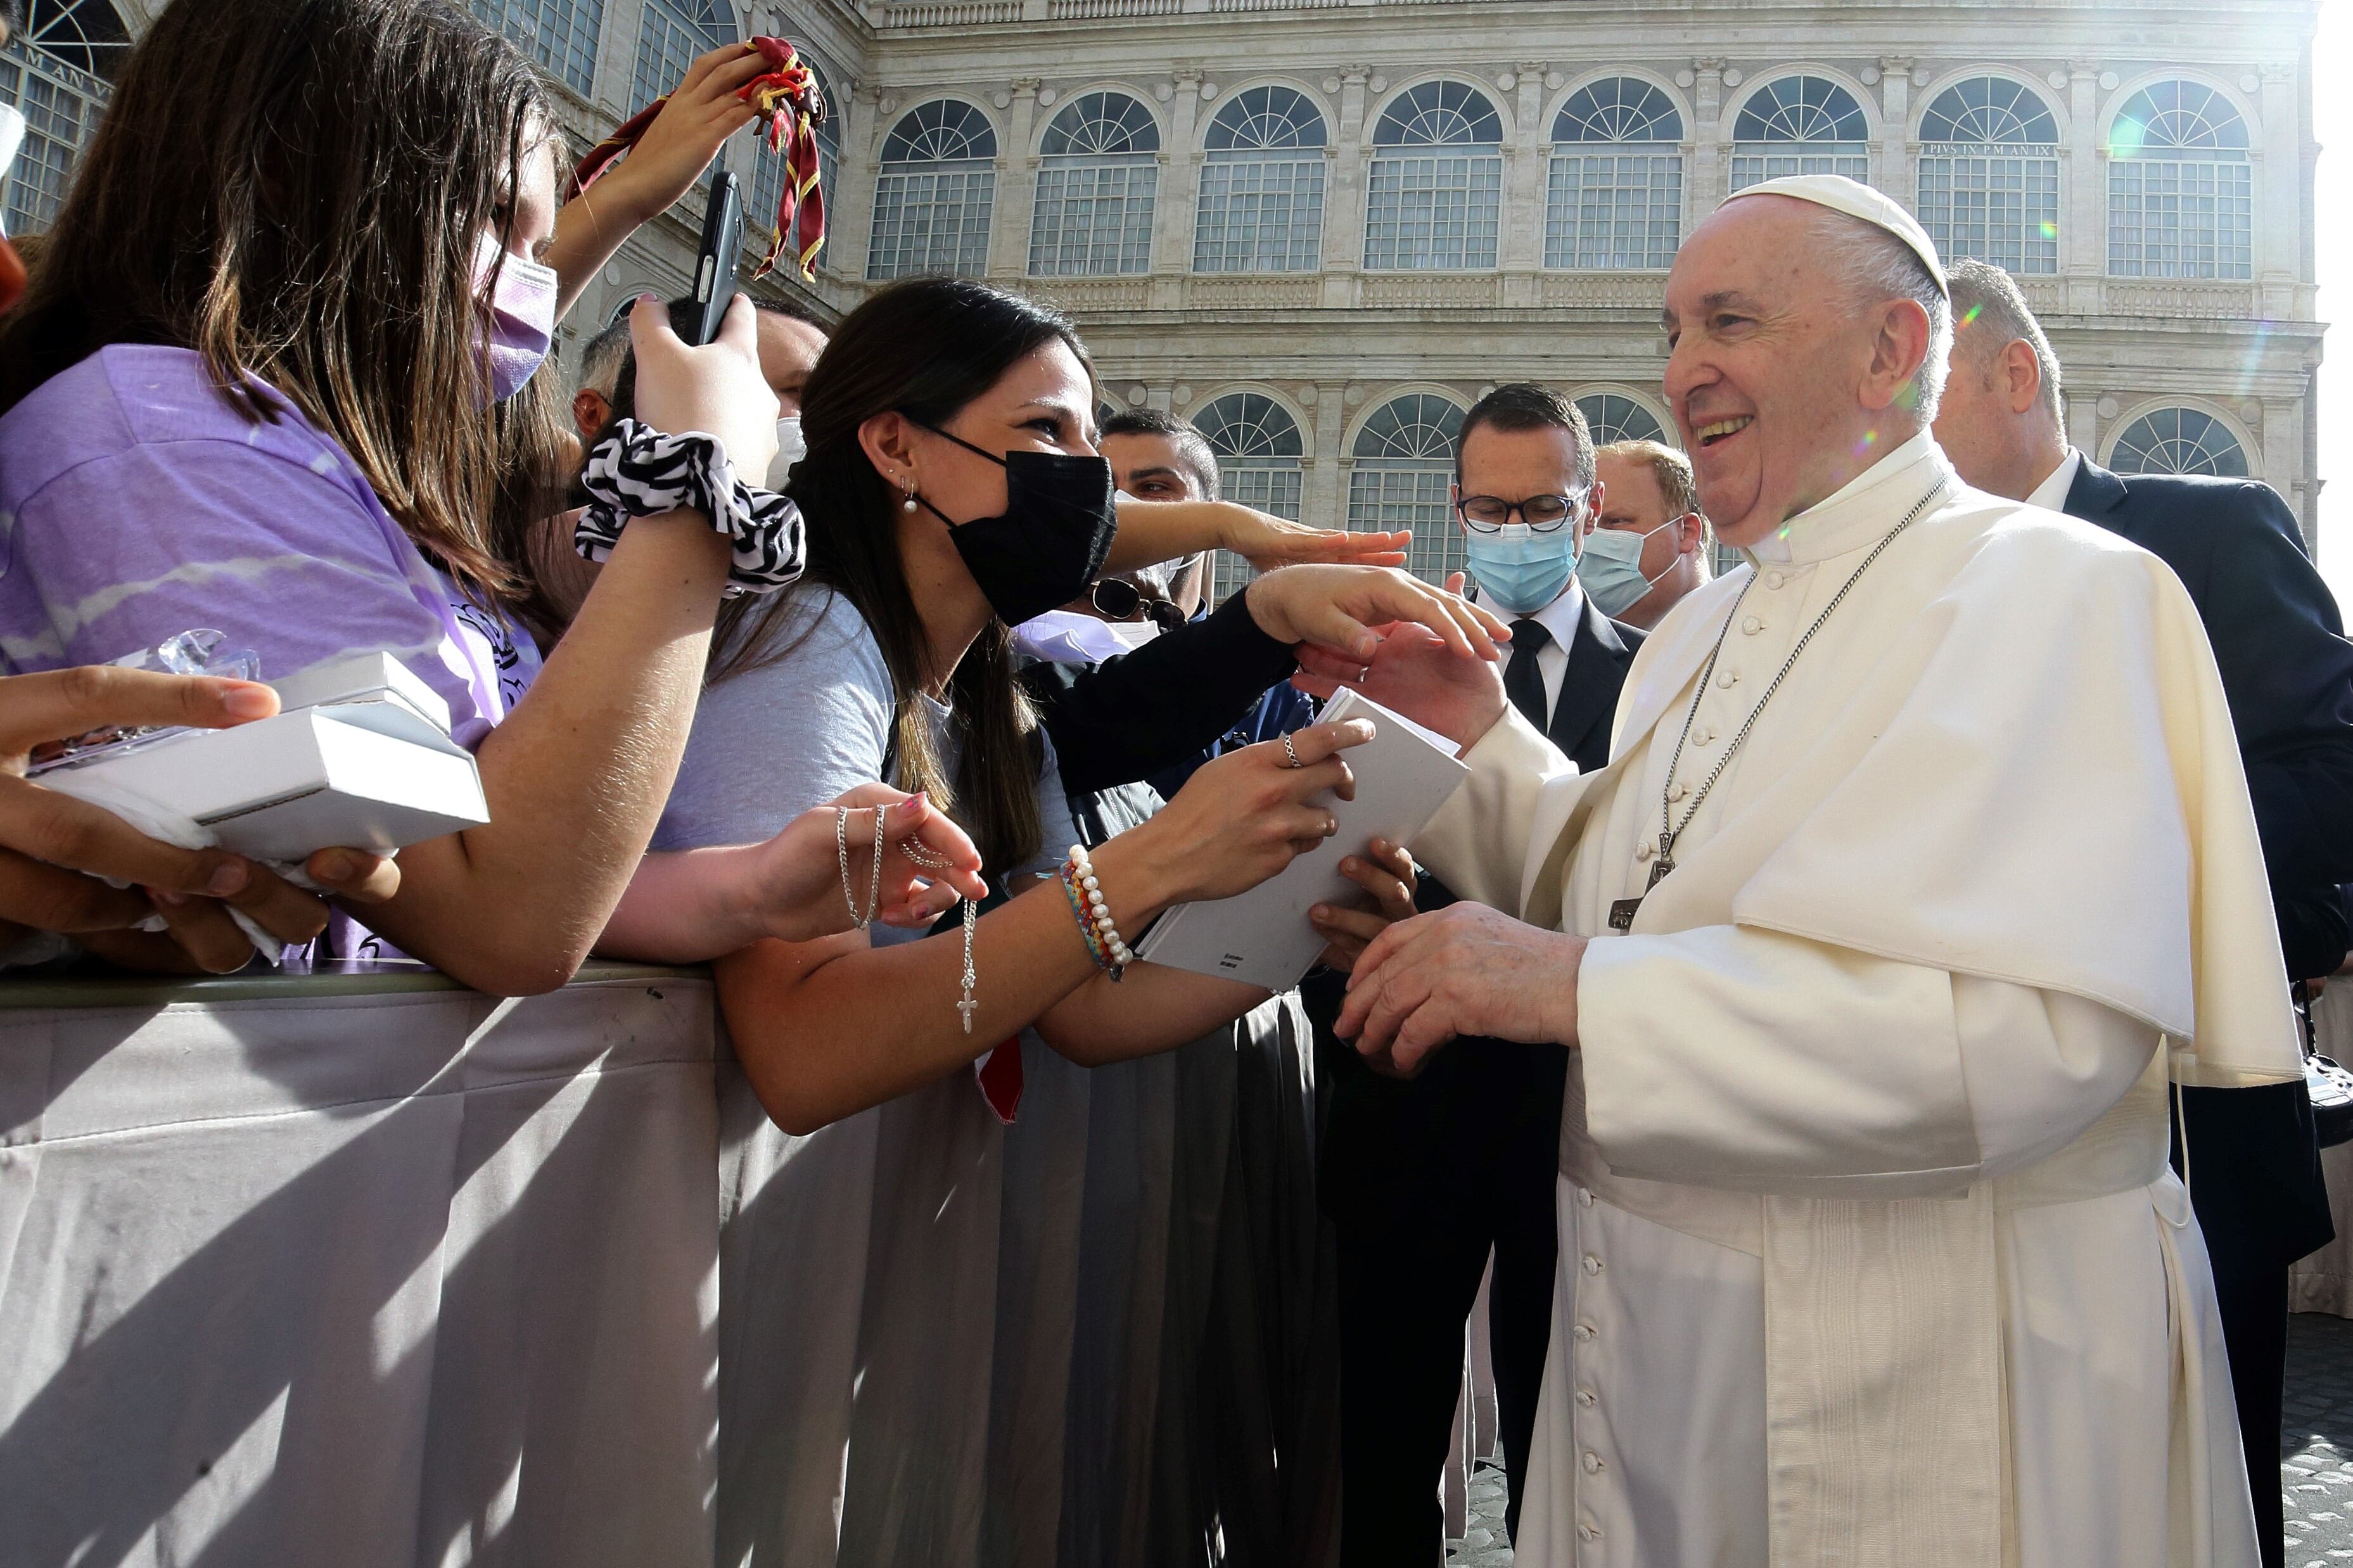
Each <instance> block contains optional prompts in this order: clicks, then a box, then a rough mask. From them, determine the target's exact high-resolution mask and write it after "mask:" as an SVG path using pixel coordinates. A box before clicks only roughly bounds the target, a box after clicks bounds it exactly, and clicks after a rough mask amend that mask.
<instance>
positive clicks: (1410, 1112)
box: [1302, 385, 1642, 1568]
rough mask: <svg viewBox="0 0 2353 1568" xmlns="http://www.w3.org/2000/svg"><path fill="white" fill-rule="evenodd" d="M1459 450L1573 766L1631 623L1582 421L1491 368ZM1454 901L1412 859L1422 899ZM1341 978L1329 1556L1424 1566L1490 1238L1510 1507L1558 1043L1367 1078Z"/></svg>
mask: <svg viewBox="0 0 2353 1568" xmlns="http://www.w3.org/2000/svg"><path fill="white" fill-rule="evenodd" d="M1457 454H1458V457H1457V463H1456V484H1455V489H1454V501H1455V507H1456V512H1457V522H1458V524H1459V525H1461V527H1462V529H1463V539H1464V542H1465V543H1466V546H1467V547H1468V550H1469V553H1470V574H1471V576H1472V578H1473V579H1474V582H1475V584H1476V587H1477V592H1478V595H1479V596H1480V598H1481V599H1482V601H1483V602H1484V603H1485V604H1486V605H1487V607H1488V608H1489V609H1491V610H1493V611H1494V612H1495V613H1496V614H1497V615H1500V616H1506V617H1507V618H1509V619H1510V620H1511V626H1512V646H1511V654H1510V662H1509V663H1508V664H1507V665H1506V666H1505V667H1504V689H1505V691H1506V692H1507V693H1508V694H1509V696H1510V698H1511V700H1512V701H1513V702H1514V703H1515V704H1517V705H1518V706H1519V708H1520V710H1521V711H1522V712H1523V713H1525V714H1526V715H1527V717H1528V719H1529V720H1530V721H1532V722H1534V723H1535V724H1536V725H1537V726H1538V727H1540V728H1541V729H1543V730H1544V731H1546V733H1547V734H1549V735H1550V736H1551V737H1552V739H1553V742H1554V743H1555V744H1556V745H1558V746H1559V747H1560V749H1561V750H1562V751H1563V752H1566V753H1567V755H1568V756H1569V757H1570V758H1571V759H1572V760H1574V761H1575V762H1576V763H1577V766H1579V767H1580V768H1588V769H1589V768H1598V767H1599V766H1600V765H1601V764H1602V763H1605V762H1607V761H1608V760H1609V730H1610V721H1611V718H1612V716H1613V714H1614V713H1615V710H1616V709H1617V704H1618V690H1619V688H1620V686H1621V685H1622V684H1624V681H1625V679H1626V669H1627V667H1628V666H1629V665H1630V664H1631V663H1632V662H1633V657H1634V649H1635V647H1637V646H1639V645H1640V643H1641V640H1642V634H1641V633H1640V632H1638V631H1636V630H1634V629H1633V628H1631V627H1630V626H1620V625H1618V624H1617V623H1615V622H1613V621H1611V620H1609V618H1608V617H1607V616H1603V615H1602V614H1601V612H1600V611H1599V610H1598V609H1596V608H1594V607H1593V605H1592V603H1591V601H1590V599H1589V598H1588V596H1587V595H1585V594H1584V593H1583V592H1581V591H1580V589H1579V587H1578V585H1577V578H1576V576H1575V574H1574V563H1575V561H1576V550H1577V540H1578V536H1579V532H1580V530H1582V529H1589V528H1590V527H1591V526H1592V524H1593V522H1594V521H1595V519H1596V518H1597V517H1598V516H1599V513H1600V510H1601V507H1602V503H1603V500H1604V495H1603V491H1602V489H1601V487H1600V486H1599V485H1598V484H1597V483H1595V479H1594V452H1593V441H1592V437H1591V436H1590V434H1589V433H1588V431H1587V429H1586V426H1585V420H1584V418H1583V417H1582V416H1580V415H1579V414H1578V413H1577V409H1576V406H1575V405H1573V404H1571V403H1570V402H1569V401H1568V400H1567V398H1564V397H1562V396H1560V395H1558V394H1557V393H1555V392H1551V391H1549V390H1547V389H1545V388H1542V387H1535V386H1526V385H1514V386H1504V387H1498V388H1497V389H1496V390H1495V391H1494V392H1493V393H1492V394H1490V395H1488V396H1486V397H1484V398H1482V400H1481V401H1480V402H1479V403H1478V405H1476V406H1474V407H1473V408H1472V410H1471V412H1470V413H1469V414H1467V415H1466V416H1464V417H1463V420H1462V430H1461V437H1459V440H1458V443H1457ZM1452 901H1453V896H1452V895H1451V893H1449V892H1447V891H1446V890H1445V889H1444V888H1443V887H1442V886H1440V885H1439V884H1438V883H1436V882H1434V881H1432V880H1430V879H1423V882H1422V885H1421V888H1420V889H1419V894H1418V897H1417V902H1418V903H1419V905H1420V907H1422V908H1424V909H1434V908H1439V907H1442V906H1443V905H1445V904H1447V903H1451V902H1452ZM1344 979H1345V977H1344V976H1333V975H1323V974H1318V975H1315V976H1311V977H1310V980H1309V983H1308V984H1307V985H1305V986H1303V987H1302V989H1303V992H1304V993H1305V994H1306V1000H1307V1005H1308V1013H1309V1016H1311V1017H1312V1018H1313V1019H1314V1020H1315V1023H1316V1034H1317V1060H1318V1063H1319V1071H1321V1072H1323V1073H1324V1074H1325V1075H1326V1080H1327V1081H1328V1082H1330V1083H1331V1084H1332V1100H1331V1110H1330V1116H1329V1121H1328V1122H1327V1124H1326V1127H1325V1131H1324V1146H1323V1152H1322V1157H1321V1160H1320V1166H1321V1179H1320V1181H1319V1184H1318V1185H1319V1190H1320V1192H1321V1194H1322V1199H1323V1204H1324V1212H1325V1213H1326V1214H1327V1215H1330V1216H1331V1218H1332V1220H1333V1222H1334V1226H1335V1229H1336V1231H1337V1233H1338V1237H1339V1294H1340V1378H1341V1392H1340V1413H1341V1528H1340V1547H1341V1558H1342V1561H1343V1563H1345V1564H1347V1565H1348V1568H1371V1565H1376V1564H1377V1565H1381V1568H1387V1565H1388V1564H1399V1565H1411V1568H1433V1565H1434V1564H1436V1563H1438V1562H1439V1561H1440V1551H1441V1542H1440V1510H1439V1504H1438V1485H1439V1477H1440V1470H1441V1468H1442V1467H1443V1465H1444V1463H1445V1458H1446V1453H1447V1449H1448V1447H1449V1443H1450V1440H1451V1427H1452V1422H1453V1416H1454V1409H1455V1403H1456V1396H1457V1394H1458V1393H1459V1391H1460V1389H1461V1383H1462V1364H1463V1326H1464V1322H1465V1321H1466V1320H1467V1318H1468V1317H1469V1315H1470V1312H1471V1310H1472V1304H1473V1302H1474V1300H1475V1299H1476V1297H1477V1295H1478V1289H1479V1280H1480V1276H1481V1274H1482V1272H1483V1271H1484V1269H1485V1268H1486V1265H1487V1259H1488V1256H1489V1254H1490V1252H1491V1251H1492V1252H1493V1257H1494V1263H1495V1275H1494V1282H1493V1287H1492V1289H1491V1294H1490V1297H1489V1303H1488V1311H1489V1319H1488V1321H1489V1324H1490V1326H1491V1329H1492V1331H1493V1337H1492V1342H1493V1352H1494V1365H1495V1384H1496V1402H1497V1404H1498V1405H1499V1406H1500V1410H1499V1414H1500V1416H1501V1426H1502V1436H1503V1447H1504V1459H1505V1462H1506V1464H1507V1466H1508V1467H1509V1471H1510V1484H1511V1504H1510V1510H1509V1520H1510V1522H1511V1524H1512V1525H1513V1526H1514V1528H1516V1526H1517V1524H1518V1520H1519V1504H1520V1493H1521V1480H1522V1476H1523V1472H1524V1471H1525V1466H1526V1463H1527V1458H1528V1444H1529V1440H1530V1437H1531V1436H1532V1435H1533V1433H1534V1431H1535V1406H1536V1394H1537V1390H1538V1388H1539V1387H1540V1386H1541V1384H1542V1382H1543V1377H1544V1363H1545V1349H1546V1342H1547V1340H1548V1339H1549V1337H1550V1334H1551V1328H1552V1286H1553V1263H1554V1255H1555V1252H1556V1241H1555V1231H1554V1228H1553V1222H1554V1216H1553V1192H1554V1186H1555V1178H1556V1176H1557V1174H1558V1173H1559V1163H1560V1105H1561V1091H1562V1088H1563V1082H1564V1075H1565V1074H1566V1072H1567V1060H1568V1053H1567V1052H1566V1051H1562V1050H1556V1049H1546V1048H1545V1047H1535V1046H1525V1045H1514V1044H1511V1043H1508V1042H1505V1041H1501V1040H1495V1041H1487V1042H1483V1043H1482V1045H1481V1047H1480V1048H1479V1049H1477V1050H1458V1051H1451V1052H1445V1053H1441V1057H1440V1060H1438V1061H1436V1062H1434V1063H1433V1064H1432V1066H1431V1067H1430V1070H1429V1071H1428V1072H1426V1073H1424V1074H1423V1075H1422V1076H1421V1077H1419V1079H1415V1080H1413V1081H1412V1082H1409V1083H1407V1082H1398V1081H1397V1080H1394V1079H1387V1078H1382V1077H1378V1076H1377V1075H1375V1074H1374V1073H1373V1072H1372V1071H1371V1070H1370V1069H1369V1068H1366V1067H1365V1065H1364V1064H1363V1062H1362V1061H1361V1059H1360V1058H1358V1057H1357V1056H1356V1052H1355V1051H1354V1050H1352V1049H1350V1048H1349V1047H1347V1046H1346V1045H1345V1044H1344V1043H1341V1042H1339V1041H1336V1040H1335V1039H1333V1038H1332V1036H1331V1032H1330V1025H1331V1020H1332V1019H1333V1017H1334V1016H1336V1014H1337V1012H1338V1008H1339V1004H1338V994H1339V990H1340V984H1341V982H1342V981H1343V980H1344Z"/></svg>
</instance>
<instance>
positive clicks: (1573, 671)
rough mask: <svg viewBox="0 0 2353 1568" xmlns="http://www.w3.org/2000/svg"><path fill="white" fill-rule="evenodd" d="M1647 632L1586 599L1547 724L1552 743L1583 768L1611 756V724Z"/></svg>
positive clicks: (1586, 770) (1594, 766) (1584, 770)
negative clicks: (1635, 652) (1611, 615)
mask: <svg viewBox="0 0 2353 1568" xmlns="http://www.w3.org/2000/svg"><path fill="white" fill-rule="evenodd" d="M1643 636H1644V634H1643V633H1641V632H1639V631H1637V630H1635V629H1634V628H1633V627H1632V626H1624V625H1621V624H1620V623H1619V622H1617V621H1613V620H1611V619H1610V618H1609V616H1605V615H1603V614H1602V613H1601V612H1600V611H1599V610H1598V609H1596V608H1595V607H1594V605H1593V601H1592V600H1591V599H1588V600H1586V601H1585V618H1584V619H1583V620H1581V621H1579V622H1578V623H1577V640H1576V641H1575V642H1573V643H1571V644H1570V645H1569V649H1568V677H1567V679H1565V680H1563V681H1562V682H1561V685H1560V698H1559V700H1557V701H1556V702H1555V703H1554V704H1553V705H1552V722H1551V723H1549V724H1547V725H1546V726H1545V732H1546V734H1548V735H1550V736H1551V737H1552V743H1553V744H1554V745H1556V746H1558V747H1559V748H1560V749H1561V752H1562V753H1563V754H1564V755H1565V756H1567V758H1568V760H1569V761H1570V762H1572V763H1576V764H1577V771H1578V772H1579V773H1592V772H1594V771H1595V770H1597V769H1599V767H1601V766H1602V765H1603V764H1604V763H1608V762H1609V725H1610V721H1611V720H1612V719H1613V718H1615V717H1616V716H1617V712H1618V692H1619V689H1620V688H1621V687H1623V686H1624V685H1625V684H1626V669H1627V667H1628V666H1630V665H1631V664H1632V663H1633V662H1634V650H1635V649H1636V648H1638V647H1641V646H1642V637H1643Z"/></svg>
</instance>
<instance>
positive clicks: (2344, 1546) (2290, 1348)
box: [1446, 1312, 2353, 1568]
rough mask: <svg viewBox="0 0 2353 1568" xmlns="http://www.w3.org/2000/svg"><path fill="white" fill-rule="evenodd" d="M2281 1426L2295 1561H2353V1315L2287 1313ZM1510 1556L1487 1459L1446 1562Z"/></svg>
mask: <svg viewBox="0 0 2353 1568" xmlns="http://www.w3.org/2000/svg"><path fill="white" fill-rule="evenodd" d="M2282 1426H2283V1431H2282V1438H2283V1441H2282V1444H2281V1449H2282V1451H2283V1452H2284V1454H2285V1455H2286V1456H2287V1462H2286V1464H2285V1465H2284V1466H2283V1467H2282V1469H2281V1474H2282V1477H2283V1479H2284V1482H2285V1485H2286V1489H2287V1561H2288V1568H2353V1321H2348V1320H2346V1319H2343V1318H2331V1317H2326V1316H2322V1315H2320V1314H2318V1313H2310V1312H2307V1313H2300V1314H2298V1315H2297V1316H2295V1317H2294V1318H2291V1319H2289V1320H2288V1336H2287V1401H2286V1408H2285V1419H2284V1421H2283V1423H2282ZM1511 1561H1512V1547H1511V1542H1509V1541H1507V1540H1506V1539H1505V1538H1504V1472H1503V1470H1502V1469H1501V1468H1499V1467H1496V1466H1492V1465H1482V1466H1480V1467H1479V1471H1478V1474H1477V1476H1476V1477H1475V1478H1474V1479H1473V1480H1472V1485H1471V1525H1470V1529H1469V1530H1468V1531H1466V1532H1465V1534H1464V1535H1463V1538H1462V1539H1461V1541H1451V1542H1447V1545H1446V1562H1447V1568H1509V1565H1510V1563H1511Z"/></svg>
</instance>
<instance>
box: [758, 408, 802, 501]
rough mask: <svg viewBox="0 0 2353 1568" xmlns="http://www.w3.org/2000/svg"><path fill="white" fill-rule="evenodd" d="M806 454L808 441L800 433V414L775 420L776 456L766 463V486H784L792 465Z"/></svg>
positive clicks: (776, 488) (775, 488)
mask: <svg viewBox="0 0 2353 1568" xmlns="http://www.w3.org/2000/svg"><path fill="white" fill-rule="evenodd" d="M807 456H808V442H807V439H805V438H804V437H802V435H801V416H799V415H797V414H787V415H786V416H784V417H783V418H781V419H779V420H777V421H776V461H774V462H772V463H770V464H769V465H768V486H767V488H768V489H772V490H780V489H784V488H785V481H786V479H790V478H791V477H792V472H793V465H794V464H795V463H797V462H799V461H800V460H801V459H802V458H806V457H807Z"/></svg>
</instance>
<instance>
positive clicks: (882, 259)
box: [770, 98, 997, 280]
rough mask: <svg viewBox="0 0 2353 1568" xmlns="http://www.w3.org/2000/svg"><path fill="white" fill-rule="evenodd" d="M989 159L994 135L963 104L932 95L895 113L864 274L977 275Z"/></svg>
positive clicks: (992, 160)
mask: <svg viewBox="0 0 2353 1568" xmlns="http://www.w3.org/2000/svg"><path fill="white" fill-rule="evenodd" d="M996 160H997V132H995V131H994V130H992V129H991V128H990V126H989V123H988V117H987V115H985V114H983V113H981V111H980V110H977V109H975V108H974V107H973V106H972V105H971V104H969V103H965V102H964V101H962V100H958V99H953V98H938V99H934V100H932V101H931V102H929V103H925V104H919V105H917V106H916V107H915V108H913V109H911V110H908V111H907V112H906V113H905V114H903V115H902V116H901V117H900V119H899V123H898V124H896V125H894V126H892V128H891V134H890V135H888V136H886V137H884V138H883V139H882V156H881V165H882V166H881V172H880V173H879V174H877V175H876V176H875V180H874V230H873V241H872V243H871V245H870V246H869V247H867V252H866V276H867V277H868V278H870V279H878V280H879V279H885V278H914V277H920V276H922V275H923V274H925V273H931V272H951V273H955V275H957V276H958V277H963V278H977V277H979V276H980V275H981V273H982V272H983V271H985V270H986V269H987V266H988V214H989V208H990V207H991V206H992V205H995V203H996V199H997V163H996ZM770 210H771V211H773V210H774V209H773V208H772V209H770Z"/></svg>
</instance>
